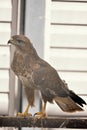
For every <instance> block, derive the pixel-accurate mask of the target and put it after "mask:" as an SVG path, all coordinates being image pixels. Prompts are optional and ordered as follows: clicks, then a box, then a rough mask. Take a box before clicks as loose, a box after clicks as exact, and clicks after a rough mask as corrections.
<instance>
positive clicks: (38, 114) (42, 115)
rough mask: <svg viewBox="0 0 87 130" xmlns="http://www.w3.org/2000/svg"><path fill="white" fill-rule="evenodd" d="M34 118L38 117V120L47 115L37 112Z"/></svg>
mask: <svg viewBox="0 0 87 130" xmlns="http://www.w3.org/2000/svg"><path fill="white" fill-rule="evenodd" d="M34 116H36V117H37V118H38V119H39V118H45V117H46V113H44V112H37V113H35V114H34Z"/></svg>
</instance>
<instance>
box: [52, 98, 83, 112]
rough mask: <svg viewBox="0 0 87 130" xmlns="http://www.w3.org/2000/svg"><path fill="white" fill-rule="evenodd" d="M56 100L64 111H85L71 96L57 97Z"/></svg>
mask: <svg viewBox="0 0 87 130" xmlns="http://www.w3.org/2000/svg"><path fill="white" fill-rule="evenodd" d="M54 100H55V102H56V103H57V105H58V106H59V107H60V108H61V109H62V110H63V111H64V112H76V111H83V109H82V108H81V107H80V106H79V105H77V104H76V103H75V102H74V101H73V100H72V99H71V98H70V97H69V96H68V97H56V98H55V99H54Z"/></svg>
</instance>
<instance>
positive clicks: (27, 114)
mask: <svg viewBox="0 0 87 130" xmlns="http://www.w3.org/2000/svg"><path fill="white" fill-rule="evenodd" d="M17 115H18V116H19V117H30V116H32V114H31V113H27V112H24V113H20V112H18V114H17Z"/></svg>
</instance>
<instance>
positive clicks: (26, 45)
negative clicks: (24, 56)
mask: <svg viewBox="0 0 87 130" xmlns="http://www.w3.org/2000/svg"><path fill="white" fill-rule="evenodd" d="M8 43H10V44H12V45H14V46H15V47H16V48H17V49H19V50H20V51H21V50H22V52H25V53H26V52H30V53H32V52H33V51H35V49H34V47H33V45H32V43H31V42H30V40H29V39H28V38H27V37H26V36H24V35H14V36H12V37H11V39H10V40H9V41H8Z"/></svg>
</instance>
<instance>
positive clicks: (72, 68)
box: [44, 0, 87, 115]
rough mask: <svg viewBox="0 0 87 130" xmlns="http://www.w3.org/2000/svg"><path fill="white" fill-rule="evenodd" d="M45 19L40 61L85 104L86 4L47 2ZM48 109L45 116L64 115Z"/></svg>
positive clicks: (86, 2) (86, 89)
mask: <svg viewBox="0 0 87 130" xmlns="http://www.w3.org/2000/svg"><path fill="white" fill-rule="evenodd" d="M45 18H46V22H45V38H46V39H45V47H44V58H45V59H46V60H47V61H48V62H49V63H50V64H51V65H52V66H53V67H54V68H56V70H58V72H59V75H60V77H61V78H62V79H64V80H65V81H66V82H67V83H68V86H69V88H70V89H72V90H74V91H75V92H76V93H77V94H79V95H81V96H82V97H83V98H84V99H85V100H86V101H87V97H86V95H87V1H85V3H84V2H83V1H81V2H80V1H79V2H76V1H74V0H73V1H70V0H68V1H64V0H61V1H58V0H56V1H51V0H48V1H47V2H46V17H45ZM48 107H50V111H49V108H48ZM48 107H47V111H48V114H51V113H52V111H54V109H55V112H54V114H56V115H57V114H58V115H59V114H60V115H61V114H64V113H62V112H61V111H60V110H59V111H58V108H57V106H53V105H50V104H48ZM85 109H87V108H85ZM80 114H87V110H86V112H84V113H80Z"/></svg>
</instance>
